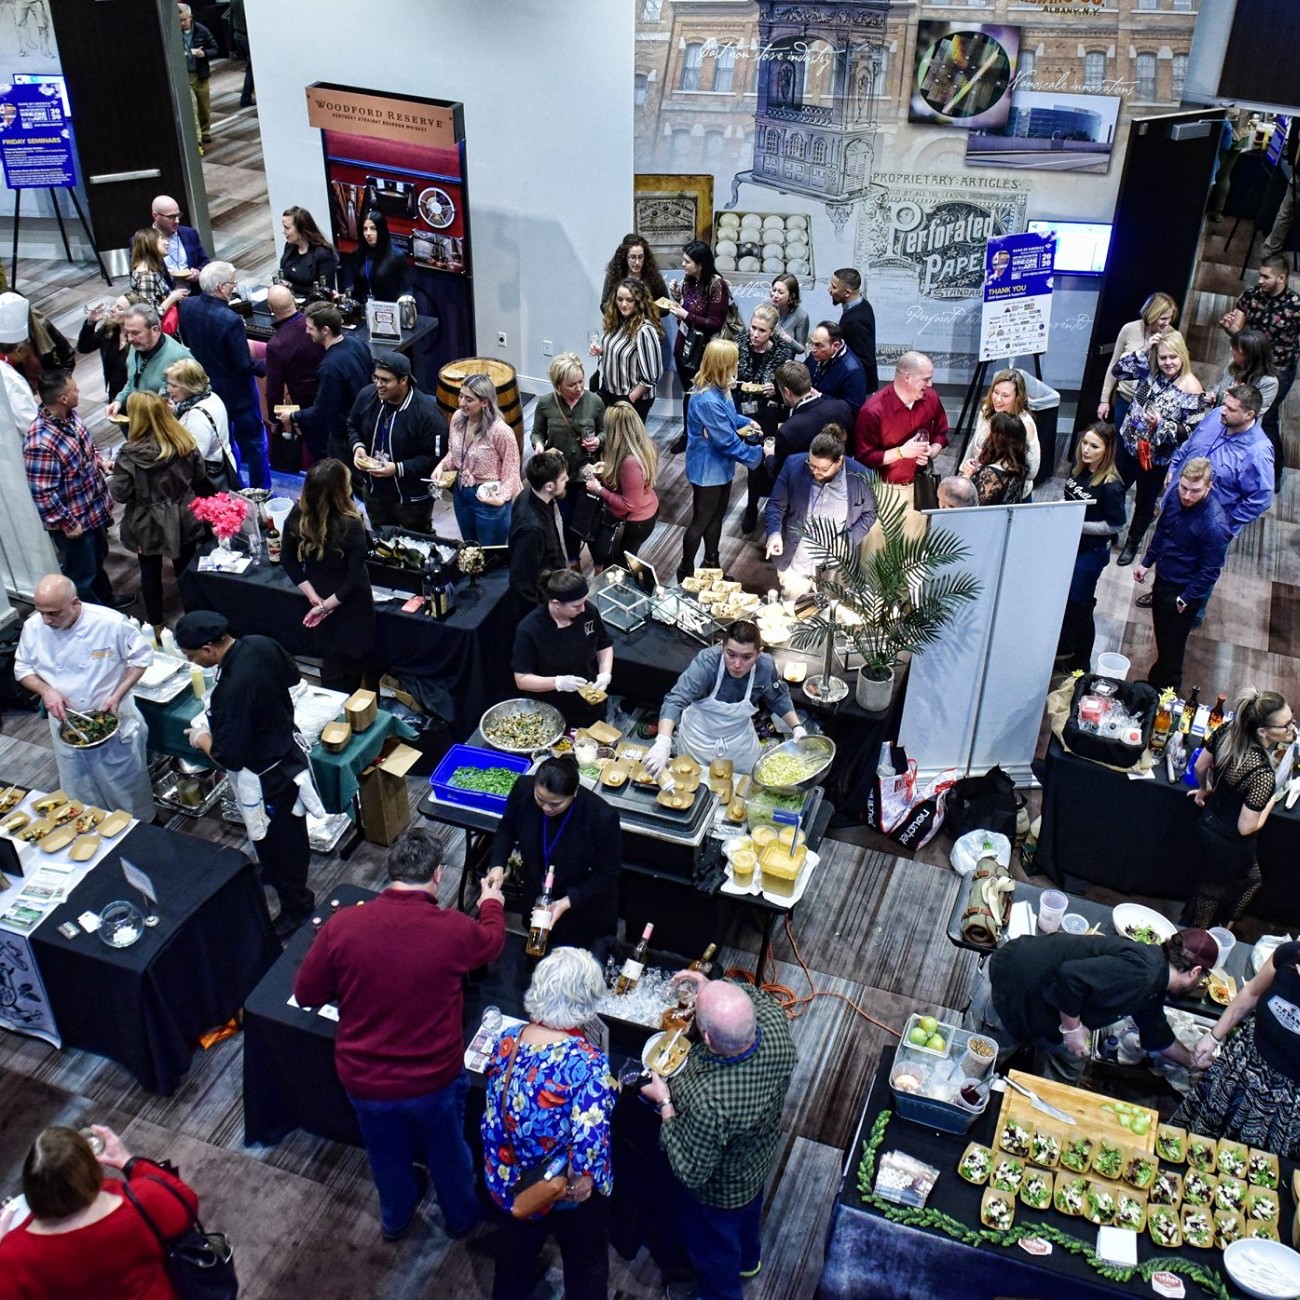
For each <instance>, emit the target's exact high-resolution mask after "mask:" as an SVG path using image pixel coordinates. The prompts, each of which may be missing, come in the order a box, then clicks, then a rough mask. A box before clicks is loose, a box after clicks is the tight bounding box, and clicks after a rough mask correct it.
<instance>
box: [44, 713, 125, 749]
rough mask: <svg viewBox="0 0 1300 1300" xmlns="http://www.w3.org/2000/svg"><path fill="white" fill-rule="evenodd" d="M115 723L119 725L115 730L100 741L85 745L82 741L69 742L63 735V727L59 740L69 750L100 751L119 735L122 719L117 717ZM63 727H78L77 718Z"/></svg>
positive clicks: (60, 730)
mask: <svg viewBox="0 0 1300 1300" xmlns="http://www.w3.org/2000/svg"><path fill="white" fill-rule="evenodd" d="M114 722H115V723H116V724H117V725H115V726H114V727H113V729H112V730H111V731H109V732H108V733H107V734H105V735H103V736H100V738H99V739H98V740H91V741H87V742H86V743H85V744H82V743H81V742H80V741H78V740H69V739H67V738H66V737H65V736H64V735H63V726H61V727H60V728H59V739H60V740H61V741H63V743H64V744H65V745H67V746H68V748H69V749H98V748H99V747H100V745H107V744H108V742H109V741H110V740H112V739H113V737H114V736H116V735H117V729H118V726H120V725H121V722H120V719H117V718H116V717H115V718H114ZM63 725H64V726H67V725H72V726H76V719H75V718H70V719H69V720H68V722H67V723H64V724H63Z"/></svg>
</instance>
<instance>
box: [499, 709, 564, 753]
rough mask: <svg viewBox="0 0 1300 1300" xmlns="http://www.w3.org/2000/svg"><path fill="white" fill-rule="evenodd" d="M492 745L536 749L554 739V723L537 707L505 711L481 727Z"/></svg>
mask: <svg viewBox="0 0 1300 1300" xmlns="http://www.w3.org/2000/svg"><path fill="white" fill-rule="evenodd" d="M483 734H484V735H485V736H486V737H487V739H488V740H490V741H491V742H492V743H493V744H494V745H501V746H502V747H503V748H506V749H538V748H540V747H541V746H542V745H549V744H550V743H551V741H552V740H554V739H555V723H554V721H553V719H552V717H551V715H550V714H549V713H542V712H541V711H540V710H537V709H530V710H520V711H518V712H514V713H505V714H502V716H500V717H498V718H494V719H493V720H492V721H491V722H490V723H488V724H487V725H486V726H485V727H484V728H483Z"/></svg>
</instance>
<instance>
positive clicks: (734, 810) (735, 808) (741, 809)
mask: <svg viewBox="0 0 1300 1300" xmlns="http://www.w3.org/2000/svg"><path fill="white" fill-rule="evenodd" d="M748 816H749V805H748V804H746V803H745V801H744V800H743V799H740V798H733V799H732V801H731V802H730V803H729V804H728V805H727V820H728V821H729V822H731V823H732V824H733V825H735V826H739V825H740V824H741V823H742V822H743V821H744V820H745V819H746V818H747V817H748Z"/></svg>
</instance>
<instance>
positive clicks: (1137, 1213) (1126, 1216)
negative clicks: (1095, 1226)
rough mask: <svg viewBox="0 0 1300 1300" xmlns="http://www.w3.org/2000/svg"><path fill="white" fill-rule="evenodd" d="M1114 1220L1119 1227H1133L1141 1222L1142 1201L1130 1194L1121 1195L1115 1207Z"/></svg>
mask: <svg viewBox="0 0 1300 1300" xmlns="http://www.w3.org/2000/svg"><path fill="white" fill-rule="evenodd" d="M1115 1222H1116V1223H1117V1224H1118V1225H1119V1226H1120V1227H1121V1228H1134V1229H1136V1228H1137V1227H1138V1225H1139V1224H1140V1223H1141V1222H1142V1202H1141V1201H1135V1200H1134V1199H1133V1198H1132V1197H1131V1196H1121V1197H1120V1198H1119V1204H1118V1205H1117V1206H1116V1208H1115Z"/></svg>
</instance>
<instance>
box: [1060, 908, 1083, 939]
mask: <svg viewBox="0 0 1300 1300" xmlns="http://www.w3.org/2000/svg"><path fill="white" fill-rule="evenodd" d="M1061 929H1062V930H1063V931H1064V932H1065V933H1066V934H1087V932H1088V918H1087V917H1086V916H1080V915H1079V914H1078V912H1066V914H1065V915H1064V916H1063V917H1061Z"/></svg>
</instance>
